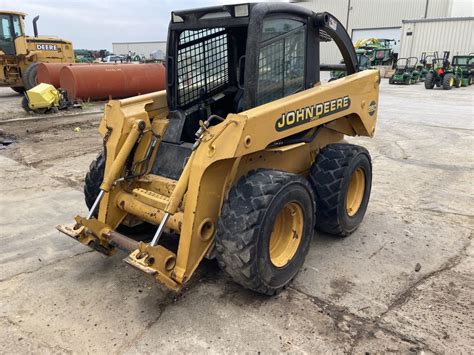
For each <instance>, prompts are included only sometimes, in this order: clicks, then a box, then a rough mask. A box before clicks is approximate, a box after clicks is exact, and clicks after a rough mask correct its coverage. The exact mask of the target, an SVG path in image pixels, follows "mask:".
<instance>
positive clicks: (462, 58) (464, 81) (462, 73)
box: [452, 54, 474, 87]
mask: <svg viewBox="0 0 474 355" xmlns="http://www.w3.org/2000/svg"><path fill="white" fill-rule="evenodd" d="M452 65H453V67H454V72H455V73H456V83H455V84H457V85H456V86H457V87H460V86H468V85H471V84H472V83H473V82H474V54H470V55H455V56H454V57H453V62H452Z"/></svg>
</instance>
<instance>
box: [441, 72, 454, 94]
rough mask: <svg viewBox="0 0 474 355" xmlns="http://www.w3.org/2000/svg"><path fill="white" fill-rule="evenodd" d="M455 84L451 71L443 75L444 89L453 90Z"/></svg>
mask: <svg viewBox="0 0 474 355" xmlns="http://www.w3.org/2000/svg"><path fill="white" fill-rule="evenodd" d="M453 86H454V75H453V74H451V73H448V74H444V77H443V89H444V90H451V88H452V87H453Z"/></svg>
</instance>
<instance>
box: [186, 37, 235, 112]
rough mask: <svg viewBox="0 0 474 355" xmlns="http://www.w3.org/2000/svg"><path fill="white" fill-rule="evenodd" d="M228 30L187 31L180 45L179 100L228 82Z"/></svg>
mask: <svg viewBox="0 0 474 355" xmlns="http://www.w3.org/2000/svg"><path fill="white" fill-rule="evenodd" d="M227 48H228V46H227V34H226V32H225V30H224V29H223V28H212V29H205V30H198V31H184V32H183V33H181V35H180V37H179V47H178V66H177V69H178V83H179V86H178V104H179V105H186V104H188V103H191V102H193V101H195V100H197V99H199V98H200V96H201V92H203V91H204V93H205V94H208V93H211V92H212V91H215V90H216V89H218V88H220V87H223V86H225V85H226V84H227V83H228V82H229V67H228V55H227V54H228V53H227Z"/></svg>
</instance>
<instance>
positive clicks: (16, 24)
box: [12, 15, 23, 38]
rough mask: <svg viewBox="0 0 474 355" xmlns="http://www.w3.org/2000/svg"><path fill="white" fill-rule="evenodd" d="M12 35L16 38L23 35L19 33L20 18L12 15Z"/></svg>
mask: <svg viewBox="0 0 474 355" xmlns="http://www.w3.org/2000/svg"><path fill="white" fill-rule="evenodd" d="M12 19H13V34H14V36H15V38H16V37H20V36H21V35H22V34H23V33H22V32H21V25H20V17H19V16H16V15H13V16H12Z"/></svg>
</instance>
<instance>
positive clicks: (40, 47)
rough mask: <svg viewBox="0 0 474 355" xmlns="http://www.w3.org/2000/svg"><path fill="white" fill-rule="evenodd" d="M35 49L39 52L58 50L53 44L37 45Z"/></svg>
mask: <svg viewBox="0 0 474 355" xmlns="http://www.w3.org/2000/svg"><path fill="white" fill-rule="evenodd" d="M36 49H37V50H39V51H55V50H57V49H58V48H57V47H56V45H55V44H37V45H36Z"/></svg>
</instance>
